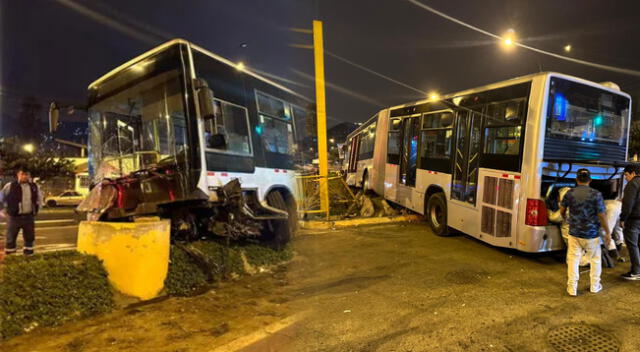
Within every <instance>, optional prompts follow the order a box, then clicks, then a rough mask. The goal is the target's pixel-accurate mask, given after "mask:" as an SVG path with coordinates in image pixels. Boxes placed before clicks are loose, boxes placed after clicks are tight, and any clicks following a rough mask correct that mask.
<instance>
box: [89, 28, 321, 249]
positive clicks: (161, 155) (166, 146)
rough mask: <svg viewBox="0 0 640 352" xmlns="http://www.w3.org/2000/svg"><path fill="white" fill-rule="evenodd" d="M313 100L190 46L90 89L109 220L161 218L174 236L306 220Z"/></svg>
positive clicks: (273, 231) (171, 46) (148, 59)
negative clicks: (301, 128)
mask: <svg viewBox="0 0 640 352" xmlns="http://www.w3.org/2000/svg"><path fill="white" fill-rule="evenodd" d="M309 105H310V102H309V100H308V99H307V98H305V97H304V96H301V95H299V94H297V93H295V92H293V91H291V90H289V89H287V88H285V87H283V86H281V85H279V84H276V83H274V82H272V81H270V80H268V79H266V78H264V77H262V76H260V75H257V74H255V73H253V72H250V71H249V70H246V69H244V67H243V66H242V65H239V64H238V65H237V64H235V63H233V62H231V61H229V60H227V59H225V58H222V57H220V56H218V55H216V54H214V53H211V52H209V51H207V50H205V49H203V48H201V47H198V46H196V45H194V44H192V43H190V42H187V41H185V40H180V39H176V40H172V41H170V42H167V43H165V44H163V45H160V46H158V47H156V48H154V49H152V50H150V51H148V52H146V53H144V54H142V55H140V56H138V57H136V58H135V59H133V60H131V61H129V62H127V63H125V64H123V65H122V66H120V67H118V68H116V69H114V70H113V71H111V72H109V73H108V74H106V75H104V76H103V77H101V78H99V79H98V80H96V81H95V82H93V83H91V85H90V86H89V103H88V111H89V129H90V145H89V173H90V175H91V177H92V179H93V180H94V184H96V183H97V184H100V185H101V186H102V187H103V188H104V186H109V187H112V188H113V189H115V191H114V192H115V194H116V196H115V201H114V202H113V205H112V206H110V207H109V208H108V209H106V210H105V211H104V214H103V216H102V217H101V219H102V220H116V221H121V220H127V219H133V218H135V217H137V216H142V215H148V214H157V215H160V216H162V217H166V218H169V219H171V223H172V231H173V234H174V235H176V234H177V235H179V236H181V237H187V238H194V237H198V236H201V235H202V234H203V233H205V232H213V233H216V234H220V235H226V236H238V235H241V234H254V235H260V234H263V235H264V234H265V233H269V236H271V237H274V239H275V240H277V241H279V242H286V241H287V240H288V238H289V237H290V234H291V231H293V230H294V229H295V224H296V223H297V219H296V213H295V209H296V206H295V194H296V192H295V179H294V165H293V160H294V152H295V151H296V145H295V143H294V141H295V139H294V134H295V123H294V121H295V120H296V119H305V118H307V116H308V115H309V114H310V112H309V111H308V110H307V109H306V108H307V107H308V106H309Z"/></svg>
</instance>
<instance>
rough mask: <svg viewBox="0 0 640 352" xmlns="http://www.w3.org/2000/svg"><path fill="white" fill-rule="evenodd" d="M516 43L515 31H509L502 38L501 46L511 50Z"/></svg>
mask: <svg viewBox="0 0 640 352" xmlns="http://www.w3.org/2000/svg"><path fill="white" fill-rule="evenodd" d="M515 43H516V31H514V30H513V29H509V30H508V31H507V33H505V34H504V35H503V36H502V46H503V47H504V48H505V49H513V47H514V46H515Z"/></svg>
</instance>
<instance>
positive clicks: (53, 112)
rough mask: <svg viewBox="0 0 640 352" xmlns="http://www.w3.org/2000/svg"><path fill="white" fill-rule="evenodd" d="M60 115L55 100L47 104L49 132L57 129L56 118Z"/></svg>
mask: <svg viewBox="0 0 640 352" xmlns="http://www.w3.org/2000/svg"><path fill="white" fill-rule="evenodd" d="M59 117H60V109H59V108H58V106H57V105H56V102H55V101H52V102H51V104H49V132H51V133H54V132H55V131H57V130H58V119H59Z"/></svg>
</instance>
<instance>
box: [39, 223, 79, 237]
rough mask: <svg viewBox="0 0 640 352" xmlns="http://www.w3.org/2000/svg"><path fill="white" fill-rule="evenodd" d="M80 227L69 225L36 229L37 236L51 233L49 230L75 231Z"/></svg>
mask: <svg viewBox="0 0 640 352" xmlns="http://www.w3.org/2000/svg"><path fill="white" fill-rule="evenodd" d="M77 227H78V225H67V226H51V227H40V228H38V227H36V236H37V232H42V231H49V230H64V229H74V228H77Z"/></svg>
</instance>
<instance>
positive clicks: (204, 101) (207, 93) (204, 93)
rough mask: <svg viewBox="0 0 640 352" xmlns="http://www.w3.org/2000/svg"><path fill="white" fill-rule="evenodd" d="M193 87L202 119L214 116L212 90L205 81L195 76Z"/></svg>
mask: <svg viewBox="0 0 640 352" xmlns="http://www.w3.org/2000/svg"><path fill="white" fill-rule="evenodd" d="M195 88H196V90H197V92H198V103H199V104H198V105H199V107H200V116H201V117H202V118H204V119H210V118H213V117H214V116H215V107H214V105H213V91H212V90H211V89H210V88H209V85H208V84H207V82H206V81H205V80H203V79H201V78H196V80H195Z"/></svg>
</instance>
